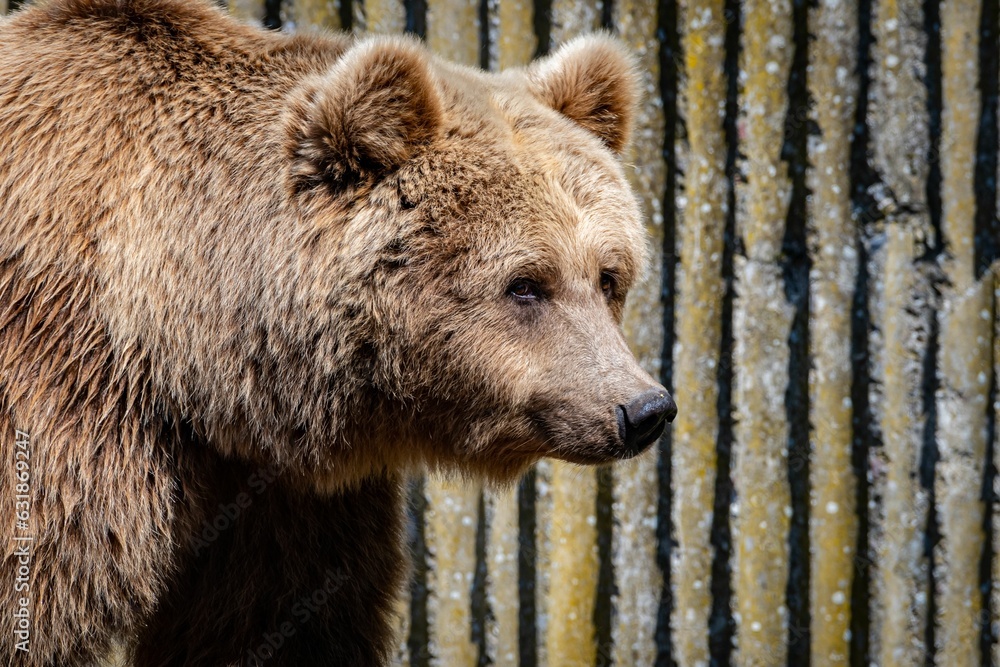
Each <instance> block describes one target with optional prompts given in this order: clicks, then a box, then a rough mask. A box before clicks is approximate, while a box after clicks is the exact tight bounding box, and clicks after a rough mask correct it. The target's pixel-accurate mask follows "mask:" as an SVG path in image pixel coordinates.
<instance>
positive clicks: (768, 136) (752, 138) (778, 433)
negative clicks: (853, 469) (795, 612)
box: [732, 0, 793, 667]
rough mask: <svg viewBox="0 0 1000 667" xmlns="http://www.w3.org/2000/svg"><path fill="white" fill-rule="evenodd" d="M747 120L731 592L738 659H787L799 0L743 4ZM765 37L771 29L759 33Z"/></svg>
mask: <svg viewBox="0 0 1000 667" xmlns="http://www.w3.org/2000/svg"><path fill="white" fill-rule="evenodd" d="M744 17H745V20H744V36H749V37H747V38H746V39H744V41H743V52H742V54H741V62H740V77H741V81H742V84H743V85H742V90H741V91H740V100H739V103H740V116H741V118H740V123H741V134H742V135H743V138H744V142H743V145H742V151H743V154H744V155H745V156H746V161H745V163H744V164H743V165H742V168H743V172H744V174H745V178H746V184H745V186H744V187H742V188H740V189H739V190H737V194H738V196H739V199H738V205H739V207H738V209H737V216H736V222H737V227H738V230H739V233H740V235H741V236H742V238H743V243H744V248H745V252H746V254H745V256H744V257H737V258H736V262H735V267H734V268H735V275H736V294H737V297H736V299H735V300H734V305H733V334H734V336H733V337H734V350H733V361H734V366H735V377H736V381H735V387H734V404H735V406H736V428H735V433H734V436H735V437H734V443H733V459H734V465H733V482H734V486H735V488H736V493H737V501H736V503H735V504H734V507H733V524H732V525H733V539H734V547H735V558H734V563H733V568H734V570H733V571H734V577H733V593H734V597H735V604H736V610H735V617H736V623H737V629H736V648H737V652H736V663H737V664H739V665H746V666H760V667H768V666H770V665H776V664H783V663H784V662H785V661H786V655H787V649H786V640H787V634H788V633H787V627H788V608H787V606H786V604H785V587H786V585H787V582H788V531H789V524H790V517H791V504H790V503H791V499H790V490H789V484H788V465H787V462H788V459H787V440H788V420H787V419H786V416H785V391H786V389H787V387H788V363H789V348H788V336H789V333H790V331H791V323H792V316H793V311H792V308H791V305H790V304H789V303H788V301H787V299H786V297H785V292H784V279H783V277H782V267H781V265H780V263H779V257H780V252H781V242H782V238H783V236H784V232H785V218H786V216H787V214H788V202H789V197H790V195H791V186H790V182H789V179H788V176H787V165H786V164H785V163H784V161H782V159H781V147H782V144H783V142H784V135H785V133H784V119H785V113H786V111H787V107H788V100H787V97H786V95H785V89H786V83H787V81H788V74H789V69H790V67H791V58H792V48H791V42H792V21H791V18H792V3H791V2H784V3H783V2H775V3H772V2H770V1H769V0H748V1H747V2H746V3H745V4H744ZM760 36H766V38H763V39H761V38H760Z"/></svg>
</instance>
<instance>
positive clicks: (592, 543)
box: [537, 0, 601, 667]
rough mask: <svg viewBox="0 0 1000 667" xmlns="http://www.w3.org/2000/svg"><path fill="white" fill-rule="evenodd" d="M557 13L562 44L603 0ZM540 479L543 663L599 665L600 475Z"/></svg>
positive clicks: (593, 24)
mask: <svg viewBox="0 0 1000 667" xmlns="http://www.w3.org/2000/svg"><path fill="white" fill-rule="evenodd" d="M551 17H552V41H553V47H556V46H558V45H559V44H560V43H562V42H565V41H567V40H569V39H571V38H573V37H575V36H577V35H579V34H582V33H586V32H590V31H592V30H595V29H597V28H598V27H600V19H601V1H600V0H552V14H551ZM546 476H547V477H548V479H547V480H546V479H545V477H546ZM539 480H540V482H541V483H542V484H546V486H547V487H548V492H549V493H550V494H551V498H550V499H546V498H545V497H544V495H543V494H542V493H541V492H540V493H539V500H540V501H541V502H540V503H539V505H538V509H539V513H538V519H537V522H538V523H537V530H538V532H539V533H542V534H545V533H547V536H546V537H547V538H548V539H547V541H546V542H542V543H541V544H542V546H543V547H544V546H547V553H546V554H545V556H546V560H547V562H546V563H545V566H546V572H545V574H544V575H543V579H544V595H545V599H544V601H543V602H542V605H541V609H542V610H543V613H544V617H543V619H542V621H543V623H544V628H540V630H541V632H540V633H539V635H540V637H541V641H542V644H543V646H542V648H541V650H540V651H539V664H540V665H541V667H544V666H545V665H551V666H552V667H557V666H558V665H580V667H584V666H586V665H593V664H594V663H595V660H596V659H597V645H596V634H595V629H594V620H593V619H594V603H595V598H596V592H597V570H598V558H597V528H596V526H597V515H596V510H597V476H596V474H595V472H594V470H593V469H590V468H580V467H578V466H574V465H571V464H568V463H563V462H561V461H554V462H552V464H551V466H546V467H543V468H541V469H540V475H539ZM546 500H547V501H548V503H551V505H550V506H547V503H546ZM546 510H549V511H548V512H547V511H546ZM541 566H542V563H541V562H539V568H541Z"/></svg>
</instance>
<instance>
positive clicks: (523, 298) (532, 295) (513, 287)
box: [507, 278, 542, 303]
mask: <svg viewBox="0 0 1000 667" xmlns="http://www.w3.org/2000/svg"><path fill="white" fill-rule="evenodd" d="M507 294H508V296H510V297H511V298H512V299H514V300H515V301H519V302H522V303H526V302H529V301H537V300H538V299H540V298H542V290H541V289H540V288H539V287H538V283H536V282H535V281H533V280H528V279H526V278H518V279H517V280H515V281H514V282H512V283H511V284H510V286H509V287H507Z"/></svg>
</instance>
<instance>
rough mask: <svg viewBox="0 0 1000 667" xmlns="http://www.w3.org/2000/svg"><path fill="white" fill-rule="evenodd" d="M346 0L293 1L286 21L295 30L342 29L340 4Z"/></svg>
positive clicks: (287, 7)
mask: <svg viewBox="0 0 1000 667" xmlns="http://www.w3.org/2000/svg"><path fill="white" fill-rule="evenodd" d="M343 1H344V0H291V2H289V3H288V4H287V5H286V7H285V14H284V19H285V21H286V22H287V23H290V24H291V26H292V27H293V28H326V29H328V30H339V29H340V27H341V26H340V3H341V2H343Z"/></svg>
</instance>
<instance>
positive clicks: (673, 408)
mask: <svg viewBox="0 0 1000 667" xmlns="http://www.w3.org/2000/svg"><path fill="white" fill-rule="evenodd" d="M616 413H617V416H618V435H619V437H620V438H621V440H622V443H623V444H624V445H625V448H624V451H623V454H624V457H623V458H631V457H633V456H636V455H638V454H641V453H642V452H643V451H645V449H646V448H647V447H649V446H650V445H651V444H653V443H654V442H656V439H657V438H659V437H660V436H661V435H663V430H664V429H665V428H666V427H667V423H668V422H672V421H673V420H674V417H676V416H677V405H676V404H675V403H674V399H672V398H671V397H670V394H669V393H667V390H666V389H664V388H663V387H656V388H654V389H647V390H646V391H644V392H642V393H641V394H639V395H638V396H636V397H635V398H633V399H632V400H631V401H629V402H628V403H627V404H625V405H619V406H618V407H617V409H616Z"/></svg>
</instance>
